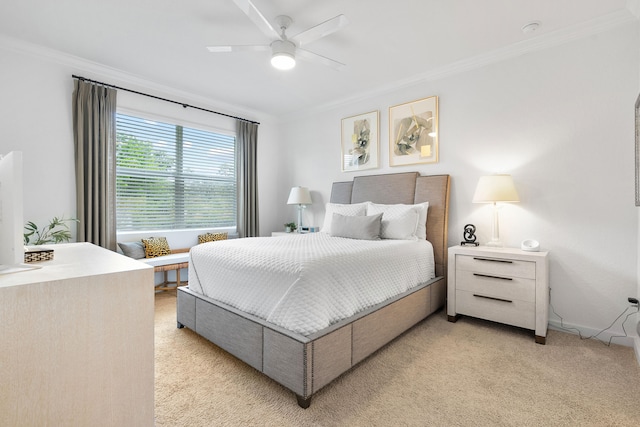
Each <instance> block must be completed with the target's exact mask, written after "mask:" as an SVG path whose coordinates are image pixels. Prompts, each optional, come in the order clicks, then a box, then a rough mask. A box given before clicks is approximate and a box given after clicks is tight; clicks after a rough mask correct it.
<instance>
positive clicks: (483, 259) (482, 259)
mask: <svg viewBox="0 0 640 427" xmlns="http://www.w3.org/2000/svg"><path fill="white" fill-rule="evenodd" d="M473 259H475V260H476V261H490V262H502V263H505V264H513V261H509V260H508V259H493V258H480V257H475V256H474V257H473Z"/></svg>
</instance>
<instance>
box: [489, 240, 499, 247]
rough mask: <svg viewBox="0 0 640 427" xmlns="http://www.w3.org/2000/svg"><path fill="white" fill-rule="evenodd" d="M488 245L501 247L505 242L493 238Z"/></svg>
mask: <svg viewBox="0 0 640 427" xmlns="http://www.w3.org/2000/svg"><path fill="white" fill-rule="evenodd" d="M487 246H489V247H491V248H501V247H503V244H502V242H501V241H500V240H492V241H490V242H487Z"/></svg>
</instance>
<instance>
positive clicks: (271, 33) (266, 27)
mask: <svg viewBox="0 0 640 427" xmlns="http://www.w3.org/2000/svg"><path fill="white" fill-rule="evenodd" d="M233 2H234V3H235V4H236V6H238V7H239V8H240V10H242V11H243V12H244V13H245V14H246V15H247V16H248V17H249V19H251V21H253V23H254V24H255V25H256V26H257V27H258V28H260V31H262V32H263V33H264V34H266V36H267V37H269V38H270V39H279V38H280V34H278V32H277V31H276V30H275V29H274V28H273V27H272V26H271V24H270V23H269V21H267V18H265V17H264V15H263V14H262V13H260V11H259V10H258V8H257V7H255V5H254V4H253V3H251V0H233Z"/></svg>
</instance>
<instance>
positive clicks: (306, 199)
mask: <svg viewBox="0 0 640 427" xmlns="http://www.w3.org/2000/svg"><path fill="white" fill-rule="evenodd" d="M311 203H312V202H311V194H309V189H308V188H306V187H293V188H292V189H291V192H290V193H289V200H287V204H288V205H298V233H299V232H300V231H301V230H302V210H303V209H304V208H306V207H307V205H310V204H311Z"/></svg>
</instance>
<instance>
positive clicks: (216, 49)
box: [207, 45, 270, 53]
mask: <svg viewBox="0 0 640 427" xmlns="http://www.w3.org/2000/svg"><path fill="white" fill-rule="evenodd" d="M269 49H270V46H261V45H256V46H207V50H208V51H209V52H214V53H224V52H262V51H265V50H269Z"/></svg>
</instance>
